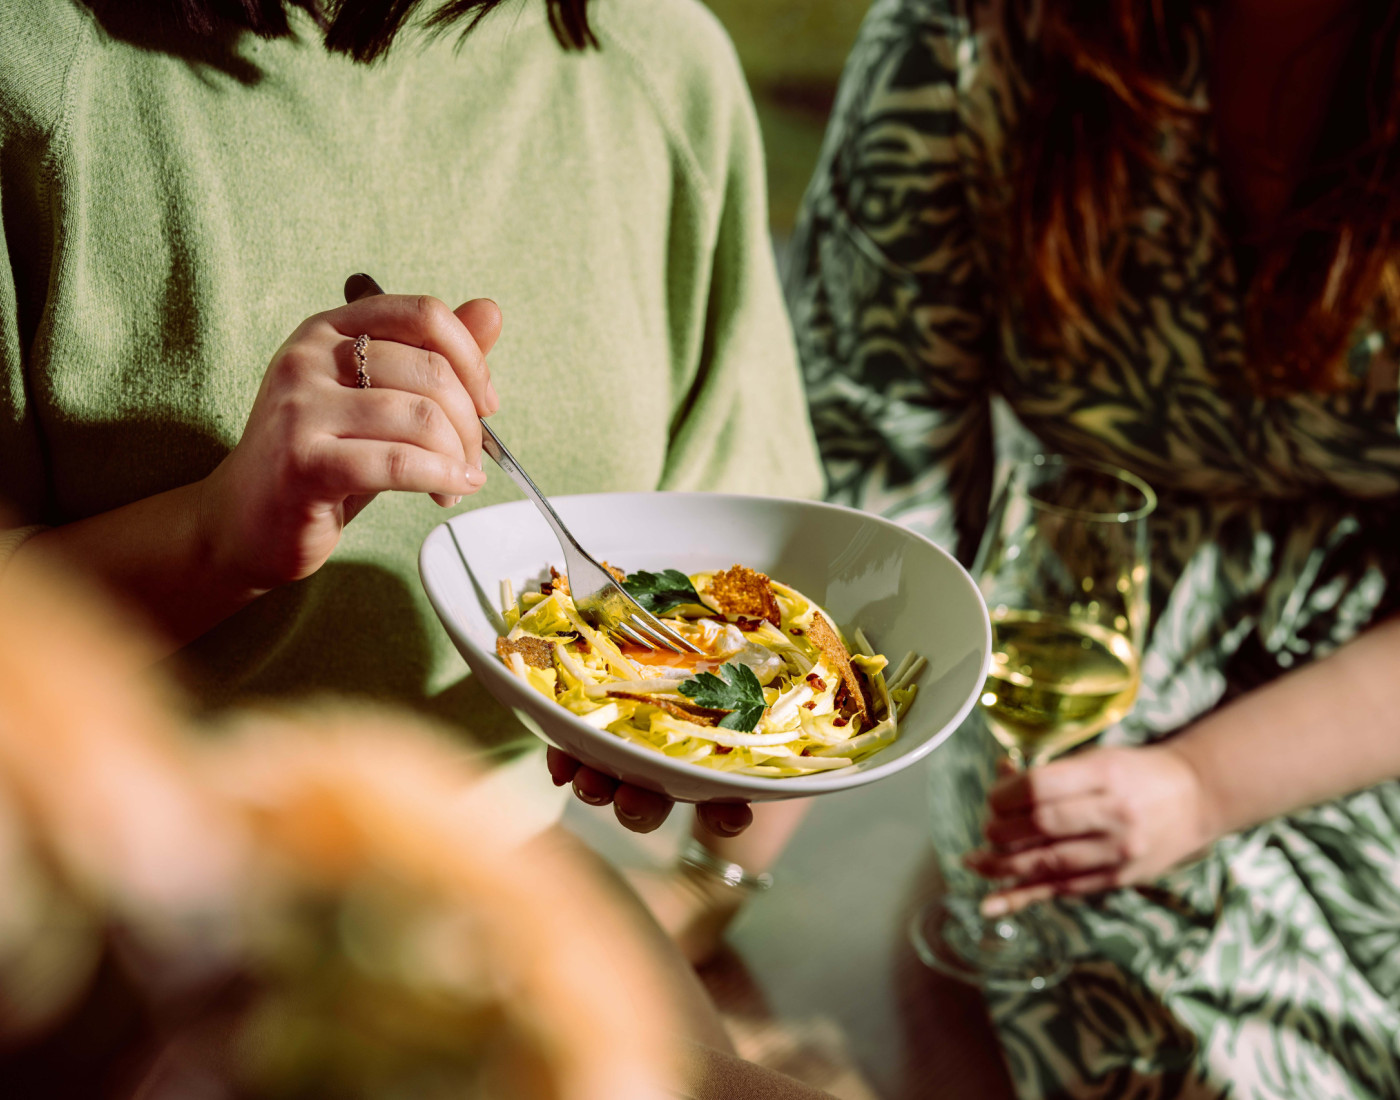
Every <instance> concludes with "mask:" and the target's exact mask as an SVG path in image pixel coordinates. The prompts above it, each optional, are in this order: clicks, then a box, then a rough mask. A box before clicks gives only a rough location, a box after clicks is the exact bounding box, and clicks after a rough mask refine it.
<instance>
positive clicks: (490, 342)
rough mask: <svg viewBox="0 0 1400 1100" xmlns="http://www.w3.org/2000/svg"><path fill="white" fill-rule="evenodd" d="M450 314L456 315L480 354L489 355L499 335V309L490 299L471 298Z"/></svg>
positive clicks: (500, 320)
mask: <svg viewBox="0 0 1400 1100" xmlns="http://www.w3.org/2000/svg"><path fill="white" fill-rule="evenodd" d="M452 312H453V313H455V314H456V315H457V320H459V321H461V322H462V324H464V325H466V326H467V331H468V332H470V333H471V334H472V337H473V338H474V339H475V340H476V346H477V347H479V348H480V349H481V354H482V355H490V354H491V348H492V347H494V346H495V343H496V339H497V337H499V336H500V335H501V323H502V317H501V307H500V306H498V305H497V304H496V303H495V302H493V301H492V300H491V299H490V298H473V299H472V300H471V301H470V302H464V303H462V304H461V305H460V306H458V307H457V308H456V309H454V310H453V311H452Z"/></svg>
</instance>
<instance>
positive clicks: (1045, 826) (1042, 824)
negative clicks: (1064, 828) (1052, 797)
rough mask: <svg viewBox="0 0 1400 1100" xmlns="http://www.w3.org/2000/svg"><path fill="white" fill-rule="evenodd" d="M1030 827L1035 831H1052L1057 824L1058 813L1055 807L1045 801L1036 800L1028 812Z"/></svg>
mask: <svg viewBox="0 0 1400 1100" xmlns="http://www.w3.org/2000/svg"><path fill="white" fill-rule="evenodd" d="M1030 819H1031V827H1032V828H1034V829H1035V830H1036V831H1037V832H1041V833H1053V832H1054V831H1055V828H1056V825H1057V824H1058V820H1059V815H1058V814H1057V813H1056V812H1055V808H1054V807H1053V806H1051V805H1049V804H1048V803H1045V802H1037V803H1036V804H1035V805H1034V806H1032V807H1031V813H1030Z"/></svg>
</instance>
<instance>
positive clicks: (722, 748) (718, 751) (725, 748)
mask: <svg viewBox="0 0 1400 1100" xmlns="http://www.w3.org/2000/svg"><path fill="white" fill-rule="evenodd" d="M733 751H734V747H733V746H732V745H716V746H715V755H716V756H723V755H724V754H725V753H727V752H733Z"/></svg>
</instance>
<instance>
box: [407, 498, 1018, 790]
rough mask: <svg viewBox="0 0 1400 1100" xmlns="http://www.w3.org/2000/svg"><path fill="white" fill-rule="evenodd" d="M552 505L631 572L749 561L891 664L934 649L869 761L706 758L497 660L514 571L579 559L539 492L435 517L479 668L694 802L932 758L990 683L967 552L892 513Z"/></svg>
mask: <svg viewBox="0 0 1400 1100" xmlns="http://www.w3.org/2000/svg"><path fill="white" fill-rule="evenodd" d="M552 503H553V504H554V507H555V509H556V510H557V511H558V513H559V515H560V517H561V518H562V519H563V520H564V522H565V523H566V524H567V525H568V526H569V529H570V530H572V531H573V532H574V535H575V536H576V537H577V538H578V540H579V542H580V543H582V544H583V546H584V547H585V548H586V549H587V550H588V551H589V552H590V553H591V554H592V555H593V556H594V557H595V558H597V559H599V560H606V561H608V562H611V563H612V564H613V565H615V566H618V567H619V568H622V569H625V570H627V571H628V572H629V573H630V572H634V571H636V570H638V569H648V570H653V571H655V570H660V569H668V568H669V569H680V570H681V571H683V572H685V573H697V572H700V571H701V570H708V569H727V568H729V566H731V565H734V564H736V563H739V564H742V565H747V566H749V567H751V568H753V569H758V570H761V571H762V572H764V573H767V574H768V575H769V576H770V577H772V578H773V579H774V580H779V581H782V582H783V583H784V584H788V585H791V586H792V587H794V588H796V589H797V590H798V591H799V592H802V593H803V594H804V595H806V596H809V597H810V598H811V599H813V600H815V601H816V602H817V603H819V604H820V605H821V606H822V607H824V608H826V610H827V611H828V612H830V614H831V615H832V617H833V618H834V619H835V620H836V622H837V623H838V624H839V625H840V626H841V628H842V629H843V630H845V631H846V632H848V633H849V632H850V631H851V630H852V629H853V628H855V627H860V628H862V629H863V630H864V631H865V633H866V636H867V637H869V638H870V640H871V643H872V644H873V645H874V646H875V647H876V649H877V651H879V652H881V653H883V654H885V655H886V656H887V657H889V658H890V660H891V662H894V663H898V661H899V660H900V659H901V658H902V657H903V656H904V654H905V653H906V652H908V651H909V650H914V651H916V652H918V653H921V654H923V656H924V657H926V658H927V659H928V667H927V668H926V669H925V670H924V672H923V675H922V676H921V677H920V678H919V694H918V698H917V699H915V701H914V704H913V706H912V707H911V708H910V710H909V714H908V716H907V718H906V719H905V720H904V721H903V722H901V723H900V729H899V739H898V740H897V741H896V742H895V743H894V744H893V745H890V746H888V747H886V748H884V749H881V750H880V751H878V752H876V753H874V754H872V755H871V756H870V757H868V758H867V759H865V760H862V761H861V762H860V763H858V764H855V765H853V766H851V767H849V768H842V769H839V770H836V771H829V772H818V773H816V774H813V775H803V776H794V777H791V778H786V779H773V778H768V777H763V776H754V775H737V774H733V773H729V772H719V771H714V770H711V769H709V768H702V767H698V766H696V765H694V764H687V763H684V762H683V761H679V760H672V759H670V758H668V757H666V756H663V755H662V754H661V753H659V752H653V751H651V750H650V749H647V748H644V747H642V746H640V745H634V744H632V743H630V742H627V741H624V740H622V739H621V738H619V737H616V736H614V735H613V734H610V733H608V732H607V731H606V730H597V729H594V728H593V727H592V726H589V725H586V724H585V723H583V722H581V721H579V720H578V719H577V718H575V717H574V716H573V714H571V713H570V712H569V711H567V710H565V709H564V708H563V707H560V706H557V705H555V704H554V703H552V702H550V701H549V700H548V699H546V698H544V697H543V696H542V695H540V694H539V693H538V692H535V691H533V690H532V689H530V688H529V687H527V686H526V685H525V684H524V683H523V682H522V681H520V680H519V679H517V678H516V677H515V676H514V675H512V674H511V672H510V671H509V670H508V669H507V668H506V667H505V665H504V664H502V663H501V660H500V658H498V657H497V656H496V637H497V635H498V634H499V633H500V632H501V630H502V622H501V617H500V612H499V610H498V609H499V606H500V603H499V600H500V597H499V592H500V582H501V580H502V578H506V577H509V578H510V580H511V582H512V584H513V585H514V586H515V591H516V592H517V593H518V592H521V591H524V590H526V589H527V588H528V587H529V586H531V585H534V584H538V582H539V580H540V579H541V577H542V576H544V575H547V574H548V571H549V566H550V565H551V564H553V565H555V566H556V567H557V568H562V565H563V558H562V555H561V554H560V551H559V545H558V543H557V542H556V541H555V538H554V534H553V532H551V531H550V529H549V527H548V526H546V525H545V522H544V520H543V519H542V518H541V516H540V515H539V513H538V512H537V511H536V510H535V508H534V506H533V505H532V504H530V503H529V502H528V501H523V500H522V501H516V502H514V503H510V504H497V505H494V506H492V507H490V508H482V509H480V510H479V511H475V512H467V513H465V514H464V515H460V516H457V517H455V518H454V519H452V520H449V521H448V522H447V523H444V524H441V525H439V526H438V527H436V528H434V530H433V531H432V532H431V533H430V534H429V535H428V537H427V538H426V539H425V540H424V542H423V548H422V551H421V553H420V554H419V560H418V567H419V573H420V575H421V576H422V578H423V587H424V588H425V589H426V590H427V593H428V599H429V600H430V601H431V602H432V605H433V607H434V608H435V609H436V611H437V613H438V616H439V618H441V619H442V623H443V625H444V626H445V627H446V628H447V632H448V633H449V634H450V635H451V636H452V640H453V641H454V642H455V643H456V645H457V648H458V649H459V650H460V651H461V653H462V656H463V657H465V658H466V661H467V664H468V665H470V666H471V669H472V672H473V673H475V674H476V675H477V676H479V677H481V681H482V683H483V684H484V685H485V686H486V688H487V689H488V690H489V691H490V692H491V694H492V695H494V696H495V697H496V698H497V699H499V700H500V701H501V702H502V703H503V704H505V705H506V706H508V707H512V708H514V709H515V711H516V713H517V714H518V715H520V717H521V719H522V720H523V721H525V723H526V724H527V725H528V726H530V728H531V729H533V730H534V731H535V733H537V734H538V735H539V736H540V737H542V738H543V739H544V740H545V741H547V742H549V743H551V744H553V745H555V746H557V747H558V748H561V749H563V750H564V751H565V752H567V753H569V754H570V755H572V756H574V757H576V758H577V759H579V760H581V761H583V762H584V763H585V764H588V765H590V766H592V767H595V768H598V769H599V770H601V771H605V772H608V773H609V774H611V775H614V776H616V777H617V778H618V779H621V780H624V781H625V782H628V783H634V784H636V785H638V786H641V787H646V788H649V789H651V790H654V791H659V792H661V793H663V794H666V795H668V796H670V797H671V798H674V799H676V800H678V801H683V802H701V801H709V800H719V801H738V800H746V801H754V802H761V801H771V800H774V799H782V798H796V797H801V796H806V795H813V794H821V793H823V792H826V791H839V790H846V789H848V788H850V787H858V786H861V785H862V784H865V783H871V782H874V781H875V780H877V779H882V778H884V777H885V776H888V775H893V774H894V773H895V772H898V771H900V770H902V769H904V768H907V767H908V766H909V765H911V764H913V763H914V762H916V761H918V760H920V759H922V758H923V757H924V756H926V755H927V754H928V753H929V752H931V751H932V750H933V749H934V748H935V747H936V746H937V745H938V744H940V743H941V742H942V741H943V740H944V739H945V738H946V737H947V736H948V735H949V734H950V733H952V731H953V730H954V729H956V728H957V726H958V724H959V723H960V722H961V721H962V720H963V718H964V717H966V715H967V713H968V711H969V710H970V709H971V708H972V705H973V703H974V701H975V700H976V698H977V694H978V692H979V691H980V690H981V687H982V682H983V680H984V679H985V677H986V674H987V666H988V663H989V661H990V660H991V645H992V634H991V626H990V624H989V622H988V619H987V608H986V605H985V604H984V603H983V601H982V595H981V593H980V592H979V591H978V590H977V586H976V585H975V584H974V583H973V581H972V579H971V578H970V577H969V576H968V575H967V573H966V571H965V570H964V569H963V568H962V566H960V565H959V564H958V563H957V561H955V560H954V559H953V558H952V557H951V556H949V555H948V554H946V553H945V552H944V551H943V550H941V549H939V548H938V547H937V546H935V545H934V544H933V543H931V542H929V541H928V540H927V539H925V538H922V537H920V536H919V535H916V534H914V533H913V532H911V531H908V530H906V529H905V528H903V527H900V526H898V525H896V524H893V523H890V522H888V521H887V520H883V519H880V518H878V517H876V516H871V515H868V514H866V513H864V512H857V511H854V510H852V509H850V508H842V507H838V506H836V505H832V504H818V503H813V502H810V501H801V500H781V499H775V498H769V497H750V496H729V495H722V494H718V493H599V494H594V495H588V496H574V497H556V498H553V500H552Z"/></svg>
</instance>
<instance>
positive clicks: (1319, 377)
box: [1004, 0, 1400, 392]
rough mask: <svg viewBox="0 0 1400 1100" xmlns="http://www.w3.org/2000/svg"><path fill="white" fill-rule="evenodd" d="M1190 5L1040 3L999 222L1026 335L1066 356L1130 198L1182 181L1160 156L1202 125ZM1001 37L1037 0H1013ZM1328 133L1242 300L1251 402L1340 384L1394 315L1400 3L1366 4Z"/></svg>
mask: <svg viewBox="0 0 1400 1100" xmlns="http://www.w3.org/2000/svg"><path fill="white" fill-rule="evenodd" d="M1199 6H1200V0H1050V2H1046V3H1043V4H1041V5H1040V6H1039V10H1038V14H1039V18H1040V20H1041V24H1040V28H1039V35H1040V38H1039V42H1038V44H1037V45H1036V47H1035V48H1034V49H1032V50H1031V51H1030V52H1031V55H1033V56H1034V65H1035V68H1034V69H1033V70H1032V72H1031V82H1030V83H1031V86H1030V91H1029V102H1028V105H1027V109H1026V111H1025V113H1024V115H1023V117H1022V119H1021V122H1020V124H1019V125H1020V133H1019V135H1018V137H1019V140H1018V141H1017V142H1016V145H1015V147H1016V149H1017V157H1018V159H1017V162H1016V164H1015V166H1014V169H1013V179H1012V183H1011V188H1010V194H1009V196H1008V204H1007V208H1006V210H1005V218H1004V227H1005V233H1006V238H1007V240H1006V244H1007V248H1008V255H1009V256H1010V257H1011V258H1012V259H1011V267H1012V271H1011V274H1012V278H1013V280H1014V281H1013V283H1012V285H1014V286H1019V287H1021V288H1022V290H1021V294H1022V299H1023V301H1022V304H1023V306H1024V308H1025V312H1026V317H1027V321H1028V325H1029V327H1030V331H1031V332H1032V333H1033V334H1034V335H1035V336H1036V337H1038V338H1039V339H1041V340H1044V341H1046V342H1047V343H1050V344H1052V345H1055V344H1062V345H1069V346H1070V347H1073V346H1075V345H1076V343H1077V337H1078V334H1079V333H1082V332H1083V331H1084V326H1085V322H1086V317H1087V314H1086V307H1098V308H1104V307H1107V306H1108V304H1109V303H1110V302H1111V301H1112V298H1113V295H1114V291H1115V289H1116V287H1117V285H1118V284H1117V280H1118V274H1119V270H1120V267H1121V260H1122V254H1123V250H1124V248H1125V247H1126V228H1127V224H1128V219H1129V216H1130V214H1131V212H1132V209H1133V205H1132V204H1133V199H1134V195H1135V193H1136V195H1138V196H1140V195H1141V194H1143V193H1144V191H1146V190H1147V189H1149V188H1151V187H1158V188H1160V187H1163V186H1166V187H1172V186H1175V185H1176V182H1177V181H1175V180H1173V178H1172V175H1171V170H1170V166H1169V165H1168V163H1167V161H1166V159H1165V157H1164V155H1163V150H1164V147H1165V146H1166V145H1167V143H1168V142H1169V141H1170V139H1171V138H1172V136H1173V135H1174V134H1176V135H1178V136H1184V135H1186V134H1187V133H1188V132H1189V130H1190V128H1191V127H1196V126H1200V125H1203V124H1204V123H1205V120H1204V119H1203V118H1202V117H1201V116H1200V112H1199V111H1197V110H1196V109H1194V108H1193V107H1192V106H1191V104H1189V103H1188V102H1187V101H1186V100H1185V99H1184V98H1183V96H1182V93H1181V91H1180V90H1179V89H1180V82H1181V76H1182V72H1183V65H1184V63H1185V57H1184V45H1183V43H1184V39H1183V38H1182V32H1183V29H1184V28H1187V27H1189V26H1191V25H1192V24H1193V22H1194V21H1195V20H1196V19H1197V18H1198V15H1199V13H1198V9H1199ZM1006 10H1007V19H1006V33H1007V36H1008V41H1010V42H1012V43H1013V44H1014V43H1015V42H1016V41H1017V36H1022V35H1023V34H1024V32H1023V31H1022V30H1020V29H1019V28H1021V27H1024V26H1026V25H1027V20H1028V19H1029V16H1030V0H1009V2H1008V3H1007V6H1006ZM1368 10H1369V11H1370V16H1369V17H1368V18H1370V19H1371V20H1372V21H1371V23H1370V25H1368V26H1366V27H1364V28H1363V29H1362V31H1360V32H1359V33H1358V37H1357V44H1356V47H1355V50H1356V54H1355V56H1356V57H1358V58H1363V57H1364V63H1361V64H1356V65H1350V66H1348V73H1349V75H1348V76H1346V77H1344V79H1343V81H1342V84H1341V86H1340V87H1339V88H1338V89H1337V93H1336V95H1335V96H1334V98H1333V106H1332V111H1331V114H1330V115H1329V118H1328V122H1327V124H1326V127H1325V134H1324V138H1323V139H1322V141H1321V142H1320V144H1319V147H1318V149H1317V150H1316V151H1315V153H1314V156H1313V164H1312V168H1311V170H1310V171H1309V172H1308V173H1307V175H1306V176H1305V177H1304V179H1303V180H1302V181H1301V183H1300V185H1299V187H1298V189H1297V191H1296V193H1295V195H1294V198H1293V201H1292V205H1291V207H1290V209H1289V211H1288V212H1287V213H1286V214H1285V216H1284V218H1283V219H1282V221H1281V223H1280V224H1279V226H1278V229H1277V230H1276V231H1275V232H1274V233H1273V234H1272V235H1271V237H1270V239H1269V240H1267V241H1260V242H1254V243H1255V244H1256V245H1257V248H1258V252H1257V256H1258V259H1257V263H1256V264H1255V266H1254V270H1253V272H1252V276H1251V277H1250V279H1249V280H1248V288H1247V290H1246V292H1245V301H1244V317H1245V337H1246V348H1247V356H1248V363H1249V370H1250V375H1251V377H1250V381H1251V382H1252V383H1253V385H1254V386H1255V388H1256V389H1258V390H1259V391H1261V392H1286V391H1295V392H1296V391H1299V390H1327V389H1330V388H1334V387H1335V386H1337V385H1338V384H1339V383H1340V381H1341V380H1342V377H1343V372H1342V370H1341V367H1342V364H1343V361H1344V357H1345V353H1346V351H1347V346H1348V340H1349V338H1350V337H1351V335H1352V334H1353V333H1354V331H1355V329H1356V327H1357V325H1358V324H1359V323H1360V322H1361V321H1362V320H1363V319H1368V318H1369V319H1371V320H1373V321H1374V322H1375V323H1377V324H1379V325H1381V326H1382V327H1383V328H1386V327H1388V328H1394V327H1395V325H1396V323H1397V320H1398V319H1400V82H1397V80H1396V67H1397V64H1400V36H1398V35H1397V24H1398V23H1400V5H1397V4H1386V5H1375V6H1374V7H1373V8H1370V9H1368Z"/></svg>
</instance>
